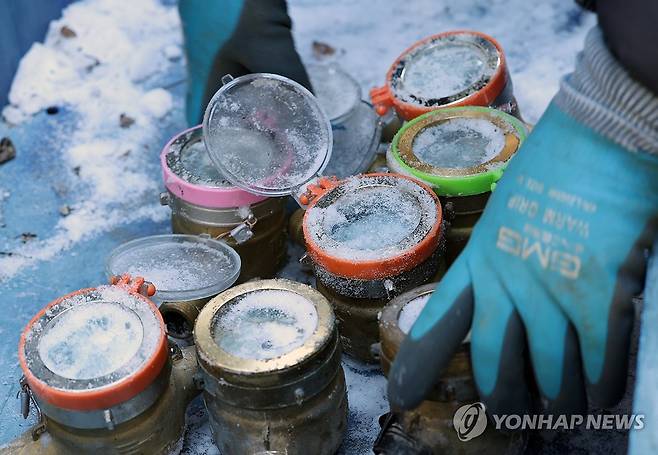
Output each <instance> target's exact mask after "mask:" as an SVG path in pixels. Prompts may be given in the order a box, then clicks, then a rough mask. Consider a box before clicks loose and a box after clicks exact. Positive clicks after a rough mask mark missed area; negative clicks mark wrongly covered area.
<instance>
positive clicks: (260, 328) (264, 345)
mask: <svg viewBox="0 0 658 455" xmlns="http://www.w3.org/2000/svg"><path fill="white" fill-rule="evenodd" d="M317 326H318V312H317V309H316V308H315V305H314V304H313V302H311V301H310V300H308V299H307V298H305V297H303V296H301V295H299V294H297V293H295V292H292V291H287V290H282V289H263V290H258V291H253V292H249V293H247V294H244V295H241V296H239V297H236V298H234V299H233V300H230V301H229V302H227V303H226V304H224V305H223V306H222V307H221V308H220V309H219V311H218V312H217V314H216V315H215V317H214V323H213V327H212V333H213V338H214V340H215V343H217V345H218V346H219V347H220V348H222V349H223V350H224V351H226V352H228V353H229V354H231V355H234V356H236V357H240V358H243V359H256V360H268V359H273V358H275V357H280V356H282V355H285V354H287V353H289V352H291V351H293V350H294V349H296V348H298V347H300V346H302V345H303V344H304V343H305V342H306V340H308V339H309V338H310V337H311V335H312V334H313V333H314V332H315V330H316V328H317Z"/></svg>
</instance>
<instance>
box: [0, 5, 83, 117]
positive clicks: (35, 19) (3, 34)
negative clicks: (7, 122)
mask: <svg viewBox="0 0 658 455" xmlns="http://www.w3.org/2000/svg"><path fill="white" fill-rule="evenodd" d="M72 1H73V0H2V1H1V2H0V106H4V105H5V104H7V95H8V93H9V87H11V81H12V80H13V79H14V73H15V72H16V68H17V67H18V62H19V61H20V59H21V57H23V54H25V52H26V51H27V50H28V49H29V48H30V46H32V43H34V42H35V41H41V39H42V38H43V36H44V34H45V33H46V30H47V29H48V24H49V23H50V21H51V20H53V19H56V18H58V17H59V16H60V12H61V10H62V8H64V7H65V6H66V5H68V4H69V3H71V2H72Z"/></svg>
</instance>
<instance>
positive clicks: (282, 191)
mask: <svg viewBox="0 0 658 455" xmlns="http://www.w3.org/2000/svg"><path fill="white" fill-rule="evenodd" d="M227 76H230V75H227ZM225 77H226V76H225ZM230 77H231V79H230V81H229V82H228V83H226V84H224V85H222V86H221V87H220V88H219V89H218V90H217V91H216V92H215V94H214V95H213V96H212V98H211V99H210V101H209V102H208V105H207V107H206V110H205V112H204V114H203V122H202V131H203V140H204V143H205V146H206V149H207V150H208V155H209V156H210V160H211V162H212V163H213V164H214V165H215V167H216V168H217V171H219V173H220V174H222V175H223V176H224V177H225V178H226V179H227V180H228V181H229V182H231V183H232V184H233V185H235V186H236V187H238V188H241V189H242V190H244V191H246V192H248V193H251V194H252V195H256V196H266V197H276V196H290V195H293V194H294V193H295V191H296V190H297V189H298V188H300V187H303V186H304V185H306V184H307V183H308V182H310V181H312V180H313V179H314V178H316V177H317V176H318V175H321V173H322V171H324V169H325V168H326V167H327V165H328V164H329V160H330V159H331V154H332V149H333V132H332V128H331V121H330V120H329V117H327V115H326V114H325V113H324V110H323V109H322V107H321V106H320V103H319V101H318V99H317V98H316V97H315V96H314V95H313V94H312V93H311V92H310V91H309V90H308V89H307V88H306V87H304V86H303V85H301V84H300V83H298V82H295V81H293V80H292V79H289V78H287V77H285V76H281V75H279V74H274V73H250V74H246V75H244V76H239V77H236V78H232V76H230ZM259 78H262V79H272V80H275V81H278V82H279V83H284V84H288V85H289V86H291V87H292V88H294V89H295V90H296V91H298V92H299V93H300V94H301V95H303V96H304V97H305V98H306V100H307V101H308V103H307V104H308V106H309V107H310V108H311V109H312V110H313V111H315V112H316V114H317V115H318V120H319V123H321V124H322V127H321V128H320V130H321V132H324V134H323V136H324V137H325V140H326V141H325V142H326V147H322V150H321V151H319V152H318V156H322V154H324V156H323V159H322V161H321V163H320V165H319V166H318V169H316V170H313V172H309V174H310V175H309V176H308V177H305V178H303V179H301V180H299V181H296V182H294V183H289V184H288V185H287V186H285V187H281V188H268V187H267V188H266V187H262V186H257V185H255V184H251V183H248V182H246V181H244V180H243V179H241V178H240V177H237V176H236V175H234V173H232V172H230V171H229V170H228V169H225V166H224V165H223V163H222V161H221V160H219V159H218V158H217V156H216V155H217V154H216V153H214V152H212V146H211V143H212V141H211V140H210V139H211V134H210V133H209V124H210V119H211V117H212V111H213V108H214V106H215V105H216V104H217V100H218V99H219V98H221V97H222V96H224V95H225V94H226V92H227V91H229V90H230V89H231V88H232V87H235V86H236V85H238V84H241V83H246V82H250V81H253V80H257V79H259ZM319 149H320V148H318V150H319ZM220 155H221V153H220Z"/></svg>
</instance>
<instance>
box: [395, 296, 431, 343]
mask: <svg viewBox="0 0 658 455" xmlns="http://www.w3.org/2000/svg"><path fill="white" fill-rule="evenodd" d="M431 296H432V293H431V292H429V293H427V294H423V295H420V296H418V297H416V298H415V299H412V300H410V301H409V302H407V304H406V305H405V306H404V307H402V310H401V311H400V315H399V316H398V327H400V330H401V331H402V333H404V334H405V335H406V334H408V333H409V331H410V330H411V327H413V325H414V323H415V322H416V319H418V316H420V312H421V311H423V308H425V305H426V304H427V302H428V301H429V299H430V297H431Z"/></svg>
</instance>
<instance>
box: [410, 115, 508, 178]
mask: <svg viewBox="0 0 658 455" xmlns="http://www.w3.org/2000/svg"><path fill="white" fill-rule="evenodd" d="M504 146H505V135H504V133H503V131H502V130H501V129H500V128H498V127H497V126H496V125H494V124H493V123H491V122H490V121H488V120H486V119H478V118H455V119H449V120H447V121H445V122H442V123H439V124H437V125H432V126H428V127H427V128H425V129H423V130H422V131H420V133H418V135H417V136H416V137H415V138H414V140H413V143H412V147H413V152H414V155H416V156H417V157H418V158H419V159H420V160H421V161H423V162H425V163H428V164H430V165H432V166H435V167H440V168H453V169H454V168H467V167H472V166H477V165H480V164H484V163H486V162H487V161H490V160H492V159H493V158H494V157H495V156H496V155H497V154H498V153H500V151H501V150H502V149H503V147H504Z"/></svg>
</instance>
